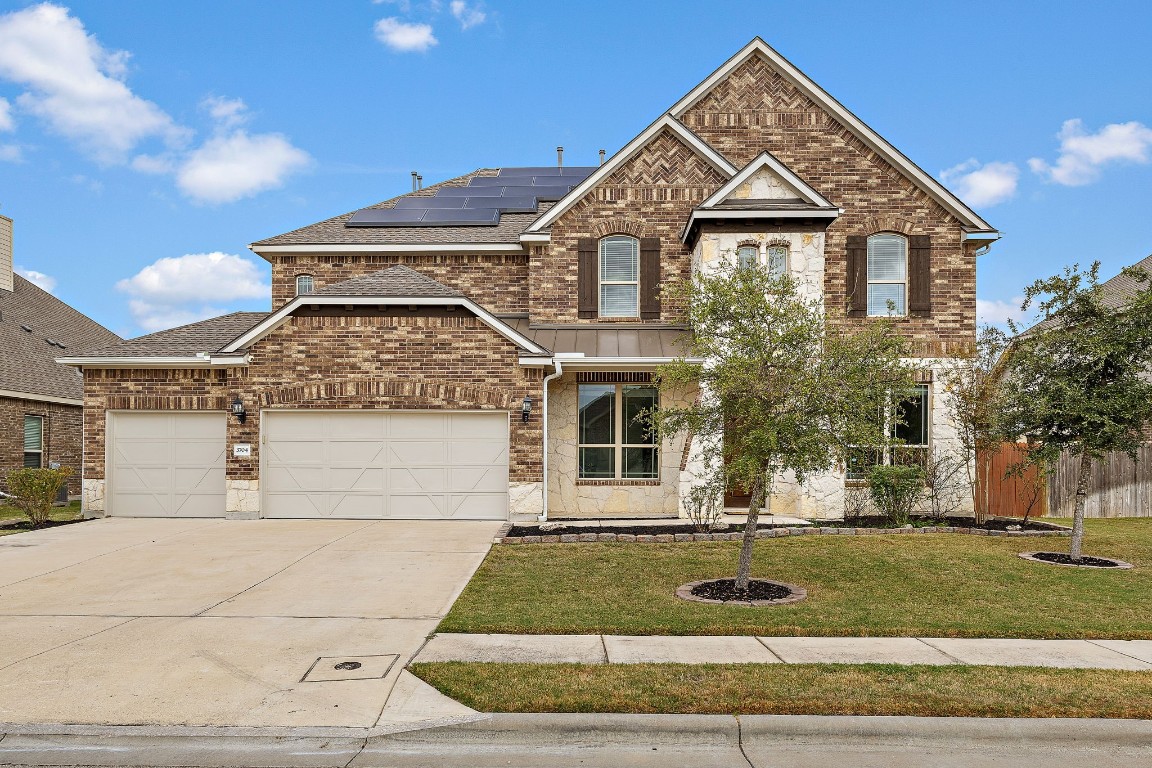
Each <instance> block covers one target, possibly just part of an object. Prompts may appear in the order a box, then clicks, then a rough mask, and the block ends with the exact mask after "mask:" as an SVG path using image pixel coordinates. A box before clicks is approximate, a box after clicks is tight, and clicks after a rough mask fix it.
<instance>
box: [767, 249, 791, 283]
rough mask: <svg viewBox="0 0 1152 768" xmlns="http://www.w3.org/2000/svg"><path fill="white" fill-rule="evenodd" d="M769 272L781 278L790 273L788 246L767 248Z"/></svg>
mask: <svg viewBox="0 0 1152 768" xmlns="http://www.w3.org/2000/svg"><path fill="white" fill-rule="evenodd" d="M766 255H767V257H768V271H769V272H770V273H772V276H773V277H779V276H780V275H782V274H784V273H785V272H787V271H788V246H786V245H770V246H768V248H767V252H766Z"/></svg>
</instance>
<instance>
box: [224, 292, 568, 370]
mask: <svg viewBox="0 0 1152 768" xmlns="http://www.w3.org/2000/svg"><path fill="white" fill-rule="evenodd" d="M311 304H317V305H328V306H331V305H336V306H349V305H350V306H438V307H444V306H457V307H464V308H465V309H467V310H468V311H469V312H471V313H472V314H474V315H476V317H478V318H480V320H481V321H483V322H484V323H485V324H487V325H488V326H490V327H491V328H492V330H494V331H496V332H497V333H499V334H500V335H501V336H503V337H504V338H506V339H508V340H509V341H511V342H512V343H513V344H516V345H517V346H519V347H521V348H523V349H525V350H527V351H529V352H531V353H532V354H535V355H542V354H547V351H546V350H545V349H544V348H543V347H541V346H539V345H537V344H535V343H534V342H532V341H531V340H530V339H528V338H527V337H526V336H524V335H522V334H520V333H519V332H518V331H516V330H514V329H513V328H511V327H510V326H508V325H507V324H506V323H504V322H502V321H501V320H499V319H497V318H496V317H495V316H494V315H492V314H490V313H489V312H488V311H487V310H485V309H483V308H481V307H480V306H479V305H478V304H476V303H474V302H472V301H471V300H469V299H466V298H463V297H460V296H456V297H453V296H444V297H440V296H418V297H403V296H318V295H316V294H314V293H313V294H305V295H304V296H297V297H296V298H294V299H293V300H292V301H290V302H288V303H287V304H285V305H284V306H283V307H281V308H280V309H279V310H277V311H276V312H273V313H272V314H271V315H269V316H268V317H266V318H265V319H264V320H263V321H261V322H260V323H259V324H257V325H256V326H255V327H254V328H252V329H251V330H249V331H247V332H246V333H244V335H243V336H240V337H239V338H237V339H235V340H233V341H232V342H230V343H229V344H228V345H227V346H226V347H224V349H222V350H221V352H223V353H229V352H236V351H237V350H239V349H243V348H245V347H247V346H248V345H249V344H252V343H254V342H256V341H258V340H260V339H262V338H264V337H265V336H267V335H268V334H269V333H271V332H272V331H274V330H276V329H277V328H279V327H280V326H281V325H282V324H284V323H285V322H287V320H288V318H289V317H290V316H291V315H292V313H293V312H295V311H296V310H297V309H299V308H300V307H301V306H304V305H311Z"/></svg>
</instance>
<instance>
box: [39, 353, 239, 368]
mask: <svg viewBox="0 0 1152 768" xmlns="http://www.w3.org/2000/svg"><path fill="white" fill-rule="evenodd" d="M56 362H58V363H60V364H61V365H74V366H76V367H78V368H237V367H242V366H245V365H248V356H247V355H211V354H208V353H204V354H201V355H192V356H188V355H180V356H174V355H157V356H155V357H58V358H56Z"/></svg>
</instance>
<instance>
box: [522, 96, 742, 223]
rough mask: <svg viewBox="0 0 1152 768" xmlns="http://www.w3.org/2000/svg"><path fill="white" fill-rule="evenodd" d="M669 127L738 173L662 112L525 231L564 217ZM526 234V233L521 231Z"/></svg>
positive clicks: (718, 167)
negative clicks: (570, 209) (566, 212)
mask: <svg viewBox="0 0 1152 768" xmlns="http://www.w3.org/2000/svg"><path fill="white" fill-rule="evenodd" d="M664 130H669V131H671V132H672V133H673V134H675V135H676V136H677V138H679V139H680V140H681V141H683V142H684V143H685V144H687V145H688V146H689V147H691V148H692V149H693V150H695V151H696V153H697V154H699V155H700V156H701V157H702V158H704V159H705V160H707V161H708V162H709V163H710V164H711V165H712V166H713V167H714V168H715V169H716V170H718V171H720V172H721V173H723V174H724V175H725V176H728V177H731V176H733V175H735V174H736V171H737V168H736V166H734V165H732V163H730V162H728V160H726V159H725V158H724V156H723V155H721V154H720V153H719V152H717V151H716V150H714V149H712V147H710V146H708V143H707V142H705V141H704V140H703V139H701V138H700V137H699V136H697V135H696V134H695V133H693V132H692V131H690V130H689V129H688V128H687V127H686V126H685V125H684V124H683V123H681V122H680V121H679V120H675V119H673V118H672V116H671V115H661V116H660V118H659V119H658V120H657V121H656V122H654V123H652V124H651V125H649V126H648V127H647V128H645V129H644V130H643V131H641V133H640V135H639V136H637V137H636V138H634V139H632V141H630V142H628V144H626V145H625V146H624V148H623V149H621V150H620V151H619V152H617V153H616V154H614V155H612V157H611V158H610V159H609V160H608V161H607V162H606V163H604V165H602V166H600V167H599V168H597V169H596V170H595V171H594V172H593V173H592V175H591V176H589V177H588V178H586V179H584V181H582V182H580V184H579V185H577V186H576V187H574V188H573V189H572V191H571V192H569V193H568V194H567V195H565V196H564V197H563V198H562V199H561V200H560V201H559V202H558V203H556V204H555V205H554V206H552V207H551V208H549V209H548V211H547V212H546V213H545V214H544V215H543V216H541V217H540V218H538V219H536V221H534V222H532V226H530V227H528V229H526V230H524V234H525V235H528V234H531V233H534V232H539V231H540V230H542V229H544V228H546V227H548V226H551V224H552V223H553V222H554V221H556V219H558V218H560V215H561V214H562V213H564V212H565V211H567V210H568V209H569V208H571V207H572V206H574V205H575V204H576V203H578V202H580V201H581V200H583V199H584V196H585V195H587V194H588V193H589V192H591V191H592V190H593V189H595V188H596V185H598V184H599V183H600V182H601V181H603V180H604V179H606V178H608V176H610V175H611V174H612V172H613V171H615V170H616V169H617V168H619V167H620V166H622V165H623V164H624V163H626V162H627V161H629V160H631V159H632V156H633V155H635V154H636V153H637V152H639V151H640V150H641V149H643V148H644V147H645V146H647V145H648V142H650V141H651V140H652V139H654V138H656V137H657V136H659V135H660V132H661V131H664ZM521 237H522V238H523V237H524V235H521Z"/></svg>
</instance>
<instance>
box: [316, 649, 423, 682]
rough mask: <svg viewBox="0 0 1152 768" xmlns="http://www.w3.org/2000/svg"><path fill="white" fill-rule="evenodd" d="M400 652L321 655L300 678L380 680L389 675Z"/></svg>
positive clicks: (317, 680) (317, 679) (318, 679)
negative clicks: (364, 654) (363, 654)
mask: <svg viewBox="0 0 1152 768" xmlns="http://www.w3.org/2000/svg"><path fill="white" fill-rule="evenodd" d="M398 658H400V655H399V654H396V653H387V654H381V655H379V656H321V657H320V658H318V659H316V661H314V662H312V666H311V667H310V668H309V669H308V671H307V672H305V673H304V677H302V678H300V682H302V683H329V682H334V681H338V680H379V679H381V678H383V677H385V676H387V674H388V671H389V670H390V669H392V665H393V664H395V663H396V659H398Z"/></svg>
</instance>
